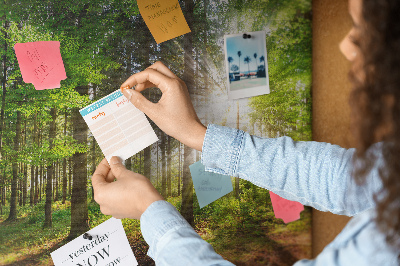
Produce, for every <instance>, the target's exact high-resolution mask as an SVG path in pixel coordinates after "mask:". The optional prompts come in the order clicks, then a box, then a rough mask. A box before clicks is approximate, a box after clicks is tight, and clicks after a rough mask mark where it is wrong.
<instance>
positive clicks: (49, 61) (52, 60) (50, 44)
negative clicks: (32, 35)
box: [14, 41, 67, 90]
mask: <svg viewBox="0 0 400 266" xmlns="http://www.w3.org/2000/svg"><path fill="white" fill-rule="evenodd" d="M14 50H15V54H16V55H17V60H18V64H19V68H20V69H21V74H22V78H23V80H24V81H25V82H26V83H32V84H33V85H34V86H35V88H36V89H37V90H44V89H54V88H59V87H60V81H61V80H64V79H66V78H67V75H66V73H65V68H64V63H63V60H62V58H61V53H60V42H58V41H47V42H27V43H17V44H15V45H14Z"/></svg>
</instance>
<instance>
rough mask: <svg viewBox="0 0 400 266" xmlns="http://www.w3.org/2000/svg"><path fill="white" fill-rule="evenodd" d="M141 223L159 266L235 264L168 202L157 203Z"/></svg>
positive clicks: (149, 253)
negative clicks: (199, 233) (203, 237)
mask: <svg viewBox="0 0 400 266" xmlns="http://www.w3.org/2000/svg"><path fill="white" fill-rule="evenodd" d="M140 226H141V231H142V234H143V237H144V239H145V240H146V242H147V243H148V244H149V246H150V248H149V251H148V255H149V256H150V257H152V258H153V259H154V261H155V262H156V264H157V265H233V264H232V263H230V262H228V261H226V260H224V259H223V258H222V257H221V256H220V255H218V254H217V253H215V251H214V249H213V248H212V246H211V245H210V244H208V243H207V242H206V241H204V240H203V239H202V238H201V237H200V236H199V235H198V234H197V233H196V232H195V231H194V230H193V228H192V227H191V226H190V225H189V224H188V223H187V222H186V220H185V219H184V218H183V217H182V216H181V215H180V214H179V212H178V211H177V210H176V209H175V207H173V206H172V205H171V204H170V203H168V202H166V201H157V202H154V203H153V204H152V205H150V207H149V208H148V209H147V210H146V211H145V212H144V213H143V214H142V216H141V218H140Z"/></svg>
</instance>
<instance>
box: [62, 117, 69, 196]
mask: <svg viewBox="0 0 400 266" xmlns="http://www.w3.org/2000/svg"><path fill="white" fill-rule="evenodd" d="M67 121H68V113H67V111H65V113H64V137H66V136H67ZM62 172H63V184H62V204H65V201H66V200H67V181H68V180H67V158H63V166H62Z"/></svg>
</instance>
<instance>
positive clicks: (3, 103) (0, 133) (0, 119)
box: [0, 20, 9, 157]
mask: <svg viewBox="0 0 400 266" xmlns="http://www.w3.org/2000/svg"><path fill="white" fill-rule="evenodd" d="M8 27H9V23H8V21H7V20H6V21H5V22H4V27H3V32H4V54H3V78H2V79H1V86H2V89H3V93H2V96H1V111H0V157H1V155H2V151H3V127H4V108H5V106H6V92H7V89H6V84H7V70H8V66H7V49H8V44H7V38H8V34H7V29H8Z"/></svg>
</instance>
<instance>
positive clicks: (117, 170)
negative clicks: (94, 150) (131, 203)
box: [110, 156, 127, 180]
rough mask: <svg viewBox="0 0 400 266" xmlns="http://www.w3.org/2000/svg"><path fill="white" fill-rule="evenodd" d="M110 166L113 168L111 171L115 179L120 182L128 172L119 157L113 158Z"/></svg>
mask: <svg viewBox="0 0 400 266" xmlns="http://www.w3.org/2000/svg"><path fill="white" fill-rule="evenodd" d="M110 166H111V171H112V172H113V174H114V176H115V178H116V179H117V180H118V178H120V177H121V176H122V175H123V174H124V172H125V171H127V170H126V168H125V166H124V165H123V164H122V160H121V158H119V157H118V156H113V157H111V159H110Z"/></svg>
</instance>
